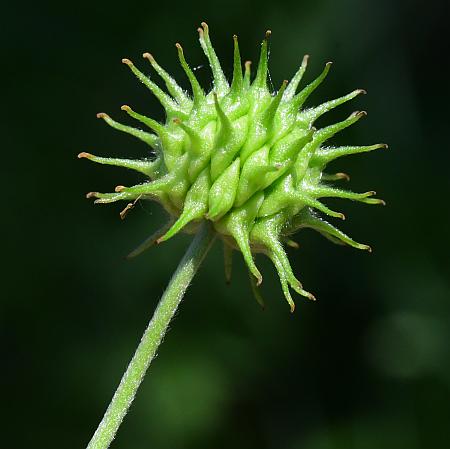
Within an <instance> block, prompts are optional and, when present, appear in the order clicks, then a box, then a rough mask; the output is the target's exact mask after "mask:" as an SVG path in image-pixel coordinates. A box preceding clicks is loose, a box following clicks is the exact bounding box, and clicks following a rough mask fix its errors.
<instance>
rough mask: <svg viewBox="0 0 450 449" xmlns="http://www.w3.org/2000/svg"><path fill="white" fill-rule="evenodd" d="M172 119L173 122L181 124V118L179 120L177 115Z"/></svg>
mask: <svg viewBox="0 0 450 449" xmlns="http://www.w3.org/2000/svg"><path fill="white" fill-rule="evenodd" d="M172 121H173V122H174V123H176V124H177V125H180V124H181V120H180V119H179V118H178V117H175V118H174V119H173V120H172Z"/></svg>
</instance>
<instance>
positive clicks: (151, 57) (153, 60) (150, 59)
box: [142, 52, 155, 62]
mask: <svg viewBox="0 0 450 449" xmlns="http://www.w3.org/2000/svg"><path fill="white" fill-rule="evenodd" d="M142 57H143V58H145V59H148V60H149V61H150V62H155V58H154V57H153V55H152V54H151V53H148V52H145V53H142Z"/></svg>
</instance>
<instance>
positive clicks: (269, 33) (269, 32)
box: [266, 30, 272, 40]
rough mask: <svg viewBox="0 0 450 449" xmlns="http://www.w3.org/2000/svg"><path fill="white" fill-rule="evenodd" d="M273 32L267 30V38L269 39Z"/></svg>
mask: <svg viewBox="0 0 450 449" xmlns="http://www.w3.org/2000/svg"><path fill="white" fill-rule="evenodd" d="M271 34H272V31H271V30H267V31H266V40H268V39H269V38H270V36H271Z"/></svg>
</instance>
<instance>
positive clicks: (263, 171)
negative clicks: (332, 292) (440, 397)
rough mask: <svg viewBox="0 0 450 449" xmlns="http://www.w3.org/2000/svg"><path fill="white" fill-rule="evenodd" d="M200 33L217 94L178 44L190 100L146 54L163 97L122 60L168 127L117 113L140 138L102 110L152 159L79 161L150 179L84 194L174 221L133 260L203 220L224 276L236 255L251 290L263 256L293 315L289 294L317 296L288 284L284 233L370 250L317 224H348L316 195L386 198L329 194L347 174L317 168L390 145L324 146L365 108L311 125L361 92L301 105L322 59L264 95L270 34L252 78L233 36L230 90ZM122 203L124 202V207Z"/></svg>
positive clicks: (369, 195) (368, 196)
mask: <svg viewBox="0 0 450 449" xmlns="http://www.w3.org/2000/svg"><path fill="white" fill-rule="evenodd" d="M199 34H200V44H201V46H202V48H203V51H204V52H205V55H206V57H207V58H208V61H209V64H210V66H211V69H212V74H213V89H212V90H211V92H209V93H205V92H204V90H203V89H202V88H201V86H200V85H199V83H198V81H197V79H196V77H195V75H194V73H193V72H192V70H191V69H190V68H189V65H188V64H187V62H186V60H185V57H184V53H183V49H182V48H181V45H180V44H176V47H177V49H178V57H179V59H180V63H181V66H182V67H183V69H184V71H185V73H186V75H187V77H188V79H189V82H190V84H191V87H192V95H188V94H187V93H186V92H184V91H183V89H181V88H180V86H179V85H178V84H177V83H176V81H175V80H174V79H173V78H172V77H171V76H170V75H169V74H168V73H167V72H166V71H165V70H164V69H163V68H162V67H160V66H159V65H158V63H157V62H156V61H155V59H154V58H153V57H152V56H151V55H150V54H149V53H144V55H143V56H144V58H146V59H148V60H149V62H150V64H151V65H152V67H153V68H154V69H155V71H156V72H157V73H158V75H159V76H160V77H161V78H162V79H163V81H164V82H165V85H166V88H167V91H168V92H169V94H167V93H166V92H164V91H163V90H162V89H161V88H160V87H158V86H157V85H156V84H155V83H154V82H153V81H152V80H151V79H149V78H148V77H147V76H145V75H143V74H142V73H141V72H140V71H139V70H138V69H137V68H136V67H135V66H134V64H133V63H132V62H131V61H130V60H128V59H123V61H122V62H123V63H124V64H126V65H128V67H129V68H130V69H131V71H132V72H133V73H134V74H135V75H136V76H137V78H138V79H139V80H140V81H141V82H142V83H143V84H145V85H146V86H147V87H148V88H149V89H150V90H151V92H152V93H153V94H154V95H155V96H156V97H157V98H158V100H159V101H160V102H161V104H162V105H163V107H164V109H165V111H166V116H167V118H166V122H165V124H162V123H158V122H157V121H155V120H153V119H151V118H148V117H146V116H144V115H141V114H139V113H137V112H135V111H133V110H132V109H131V108H130V107H129V106H122V110H124V111H125V112H126V113H128V114H129V115H130V116H131V117H133V118H135V119H136V120H138V121H139V122H141V123H143V124H144V125H145V126H147V127H148V128H150V130H151V131H152V132H147V131H142V130H140V129H136V128H132V127H130V126H126V125H122V124H120V123H118V122H116V121H114V120H113V119H111V118H110V117H109V116H108V115H106V114H104V113H101V114H98V117H99V118H103V119H104V120H105V121H106V123H108V124H109V125H111V126H112V127H113V128H116V129H118V130H119V131H123V132H126V133H128V134H131V135H133V136H135V137H137V138H139V139H140V140H142V141H143V142H145V143H146V144H147V145H149V146H150V147H151V153H150V154H151V156H150V157H149V158H147V159H143V160H129V159H115V158H114V159H113V158H103V157H97V156H94V155H92V154H89V153H81V154H80V155H79V157H85V158H88V159H90V160H92V161H94V162H99V163H101V164H109V165H116V166H120V167H126V168H131V169H133V170H136V171H138V172H141V173H142V174H144V175H145V176H146V178H148V180H146V181H145V182H143V183H142V184H138V185H135V186H133V187H124V186H118V187H116V189H115V193H98V192H91V193H89V194H88V195H87V196H88V197H95V198H97V199H96V201H95V202H96V203H112V202H115V201H118V200H127V201H129V200H137V199H153V200H156V201H158V202H159V203H161V205H162V206H163V207H164V209H165V210H166V211H167V212H168V213H169V214H170V216H171V217H172V220H171V221H170V224H169V225H168V226H167V227H165V228H164V229H163V230H161V231H159V232H158V233H156V234H155V235H154V236H152V237H150V238H149V239H148V240H147V241H146V242H144V243H143V244H142V245H141V247H139V248H138V249H137V250H136V251H134V252H133V253H132V255H136V254H138V253H140V252H141V251H142V250H144V249H146V248H147V247H149V246H150V245H151V244H152V243H154V242H155V241H157V242H158V243H159V242H163V241H165V240H167V239H169V238H171V237H173V236H174V235H175V234H177V233H178V232H180V231H182V230H185V231H187V232H191V233H192V232H195V231H196V228H197V226H198V224H199V223H200V222H201V221H202V220H209V221H210V222H212V224H213V226H214V228H215V230H216V231H217V233H218V235H219V236H220V237H221V239H222V240H223V243H224V248H225V262H226V268H227V270H226V271H227V273H228V275H227V276H229V268H230V261H231V259H230V256H231V252H232V250H234V249H238V250H240V251H241V252H242V254H243V256H244V259H245V262H246V263H247V266H248V268H249V271H250V273H251V274H252V275H253V276H254V278H253V277H252V276H251V279H252V282H253V287H256V285H259V284H260V283H261V281H262V276H261V274H260V272H259V270H258V268H257V267H256V265H255V262H254V258H253V255H254V253H256V252H261V253H264V254H266V255H267V256H268V257H270V259H271V260H272V262H273V263H274V265H275V267H276V269H277V271H278V274H279V277H280V280H281V285H282V288H283V292H284V294H285V296H286V299H287V301H288V302H289V304H290V306H291V310H293V309H294V302H293V300H292V298H291V295H290V292H289V287H290V288H292V289H293V290H295V291H296V292H298V293H299V294H300V295H303V296H306V297H308V298H310V299H314V297H313V295H312V294H311V293H309V292H307V291H305V290H304V289H303V287H302V285H301V283H300V282H299V281H298V280H297V278H296V277H295V275H294V273H293V272H292V269H291V266H290V263H289V260H288V258H287V256H286V252H285V250H284V249H283V243H287V244H289V245H295V243H294V242H292V241H291V240H290V239H289V236H290V235H291V234H293V233H294V232H296V231H297V230H299V229H301V228H312V229H315V230H317V231H319V232H320V233H321V234H323V235H324V236H325V237H327V238H329V239H330V240H331V241H333V242H335V243H342V244H348V245H350V246H353V247H355V248H358V249H366V250H370V247H369V246H367V245H362V244H360V243H357V242H355V241H354V240H352V239H351V238H350V237H348V236H347V235H345V234H344V233H343V232H341V231H340V230H338V229H337V228H335V227H334V226H332V225H331V224H330V223H328V222H326V221H325V220H323V219H322V218H319V216H318V214H317V211H319V212H322V213H323V214H326V215H330V216H332V217H338V218H342V219H343V218H344V215H343V214H341V213H339V212H335V211H333V210H331V209H329V208H328V207H327V206H325V205H324V204H323V203H322V202H321V201H320V199H321V198H326V197H338V198H346V199H350V200H354V201H360V202H363V203H367V204H383V201H382V200H379V199H374V198H373V195H374V194H375V192H373V191H369V192H365V193H353V192H350V191H348V190H341V189H337V188H334V187H331V186H330V185H329V184H327V182H329V181H337V180H341V179H348V176H347V175H345V174H344V173H336V174H325V173H324V172H323V170H324V168H325V167H326V165H327V164H328V163H329V162H331V161H333V160H334V159H336V158H339V157H341V156H346V155H350V154H355V153H362V152H367V151H372V150H376V149H378V148H386V145H384V144H377V145H370V146H345V147H324V146H323V145H324V143H325V142H326V141H327V140H328V139H329V138H331V137H332V136H333V135H334V134H336V133H337V132H339V131H341V130H343V129H344V128H346V127H348V126H350V125H352V124H353V123H355V122H357V121H358V120H359V119H360V118H362V117H363V116H365V115H366V113H365V112H354V113H353V114H351V115H350V116H349V117H348V118H347V119H345V120H343V121H341V122H339V123H336V124H334V125H330V126H327V127H325V128H322V129H316V128H314V126H313V124H314V122H315V120H316V119H317V118H318V117H320V116H321V115H322V114H324V113H325V112H327V111H329V110H330V109H333V108H335V107H336V106H338V105H340V104H342V103H345V102H346V101H349V100H351V99H352V98H354V97H356V96H357V95H359V94H361V93H364V91H363V90H360V89H358V90H355V91H353V92H351V93H349V94H348V95H345V96H343V97H341V98H338V99H335V100H331V101H327V102H326V103H323V104H322V105H320V106H317V107H314V108H309V109H304V108H303V105H304V103H305V101H306V100H307V98H308V97H309V95H310V94H311V93H312V92H313V91H314V90H315V89H316V88H317V86H319V85H320V83H321V82H322V81H323V80H324V78H325V77H326V75H327V73H328V71H329V69H330V65H331V64H330V63H327V64H326V65H325V68H324V70H323V72H322V73H321V74H320V75H319V76H318V77H317V78H316V79H315V80H314V81H313V82H312V83H310V84H309V85H307V86H306V87H304V88H303V89H302V90H301V91H300V92H299V93H297V87H298V85H299V83H300V81H301V79H302V76H303V74H304V72H305V69H306V65H307V61H308V56H305V57H304V58H303V62H302V65H301V67H300V68H299V70H298V71H297V73H296V74H295V75H294V77H293V78H292V80H291V81H290V82H289V83H288V82H287V81H284V82H283V83H282V85H281V87H280V89H279V90H278V92H275V93H272V92H270V90H269V89H268V87H267V74H268V68H267V63H268V50H267V45H268V44H267V40H268V37H269V35H270V32H267V33H266V38H265V39H264V40H263V42H262V44H261V55H260V60H259V64H258V69H257V72H256V76H255V78H254V80H253V81H252V80H251V74H250V62H246V63H245V70H244V73H243V72H242V66H241V58H240V54H239V46H238V40H237V37H236V36H234V69H233V80H232V82H231V85H230V84H229V83H228V81H227V79H226V77H225V75H224V73H223V71H222V68H221V66H220V62H219V60H218V58H217V56H216V53H215V51H214V49H213V47H212V45H211V41H210V37H209V31H208V26H207V25H206V24H205V23H202V28H199ZM129 207H131V205H128V206H127V208H126V209H128V208H129ZM255 278H256V281H255ZM255 284H256V285H255ZM253 290H254V291H256V289H255V288H254V289H253ZM258 297H259V296H258Z"/></svg>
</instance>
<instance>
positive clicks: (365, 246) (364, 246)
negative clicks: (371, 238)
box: [362, 245, 372, 253]
mask: <svg viewBox="0 0 450 449" xmlns="http://www.w3.org/2000/svg"><path fill="white" fill-rule="evenodd" d="M362 249H365V250H366V251H368V252H369V253H371V252H372V247H371V246H369V245H363V248H362Z"/></svg>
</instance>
